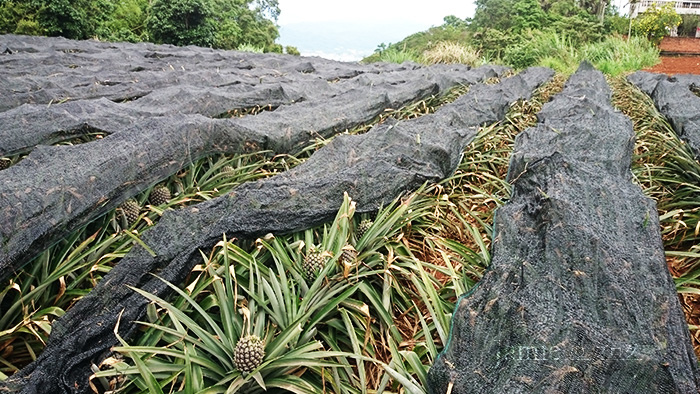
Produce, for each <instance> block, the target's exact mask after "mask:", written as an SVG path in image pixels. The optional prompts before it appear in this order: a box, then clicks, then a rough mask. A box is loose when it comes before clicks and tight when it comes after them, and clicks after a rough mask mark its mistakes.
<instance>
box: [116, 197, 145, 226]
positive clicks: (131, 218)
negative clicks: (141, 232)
mask: <svg viewBox="0 0 700 394" xmlns="http://www.w3.org/2000/svg"><path fill="white" fill-rule="evenodd" d="M120 208H121V210H122V215H123V216H124V218H125V219H126V223H127V224H128V225H129V226H131V225H132V224H134V223H136V221H137V220H139V213H141V207H140V206H139V204H138V203H137V202H136V201H135V200H128V201H126V202H125V203H124V204H122V205H121V207H120Z"/></svg>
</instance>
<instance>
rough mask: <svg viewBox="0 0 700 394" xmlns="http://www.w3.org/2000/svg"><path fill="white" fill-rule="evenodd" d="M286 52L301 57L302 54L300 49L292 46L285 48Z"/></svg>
mask: <svg viewBox="0 0 700 394" xmlns="http://www.w3.org/2000/svg"><path fill="white" fill-rule="evenodd" d="M284 52H285V53H286V54H288V55H294V56H301V52H299V49H297V47H294V46H291V45H287V46H286V47H284Z"/></svg>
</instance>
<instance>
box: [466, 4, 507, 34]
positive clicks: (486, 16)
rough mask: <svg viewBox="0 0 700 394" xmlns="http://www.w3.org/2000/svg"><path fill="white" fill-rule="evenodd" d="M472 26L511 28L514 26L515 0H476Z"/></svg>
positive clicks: (475, 28) (476, 27)
mask: <svg viewBox="0 0 700 394" xmlns="http://www.w3.org/2000/svg"><path fill="white" fill-rule="evenodd" d="M475 4H476V10H475V11H474V18H472V23H471V25H470V26H471V27H472V28H473V29H474V30H483V29H487V28H489V29H496V30H500V31H506V30H509V29H510V28H511V27H513V13H514V10H513V6H514V4H515V1H514V0H476V2H475Z"/></svg>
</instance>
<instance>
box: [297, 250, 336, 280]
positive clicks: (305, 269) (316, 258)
mask: <svg viewBox="0 0 700 394" xmlns="http://www.w3.org/2000/svg"><path fill="white" fill-rule="evenodd" d="M328 260H330V253H328V252H325V251H321V250H320V249H319V248H317V247H311V249H310V250H309V253H308V254H307V255H306V257H304V264H303V265H302V274H303V275H304V279H306V280H308V281H313V280H315V279H316V277H317V276H318V273H319V271H321V270H322V269H323V267H325V266H326V263H328Z"/></svg>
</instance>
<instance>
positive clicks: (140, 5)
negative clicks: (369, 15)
mask: <svg viewBox="0 0 700 394" xmlns="http://www.w3.org/2000/svg"><path fill="white" fill-rule="evenodd" d="M279 12H280V10H279V5H278V3H277V0H28V1H24V2H20V1H5V2H2V3H0V33H18V34H34V35H52V36H59V35H60V36H64V37H67V38H74V39H86V38H93V37H96V38H99V39H101V40H108V41H130V42H139V41H147V40H150V41H152V42H156V43H167V44H175V45H200V46H211V47H214V48H221V49H235V48H237V47H238V46H239V45H241V44H244V43H249V44H251V45H254V46H256V47H261V48H264V51H265V52H279V53H282V46H281V45H279V44H276V43H275V40H276V39H277V38H278V37H279V32H278V30H277V26H276V25H275V23H274V21H275V20H276V18H277V16H278V15H279Z"/></svg>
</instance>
